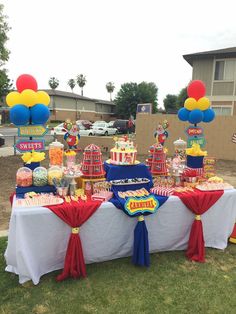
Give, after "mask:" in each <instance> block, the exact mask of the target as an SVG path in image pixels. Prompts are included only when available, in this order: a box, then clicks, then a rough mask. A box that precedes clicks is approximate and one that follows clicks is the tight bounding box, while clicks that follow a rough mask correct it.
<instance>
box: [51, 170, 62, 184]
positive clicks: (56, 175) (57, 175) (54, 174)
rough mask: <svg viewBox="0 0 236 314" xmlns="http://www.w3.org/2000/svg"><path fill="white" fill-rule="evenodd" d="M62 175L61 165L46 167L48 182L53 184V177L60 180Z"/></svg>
mask: <svg viewBox="0 0 236 314" xmlns="http://www.w3.org/2000/svg"><path fill="white" fill-rule="evenodd" d="M62 176H63V170H62V168H61V167H58V166H52V167H50V168H49V169H48V184H49V185H54V183H53V179H56V180H61V179H62Z"/></svg>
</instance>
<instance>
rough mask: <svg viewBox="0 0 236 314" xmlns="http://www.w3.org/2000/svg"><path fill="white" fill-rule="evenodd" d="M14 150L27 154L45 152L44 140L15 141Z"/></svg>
mask: <svg viewBox="0 0 236 314" xmlns="http://www.w3.org/2000/svg"><path fill="white" fill-rule="evenodd" d="M15 148H16V149H17V150H18V151H19V152H21V153H22V152H29V151H32V150H34V151H41V150H45V142H44V140H32V141H21V140H19V141H17V142H16V144H15Z"/></svg>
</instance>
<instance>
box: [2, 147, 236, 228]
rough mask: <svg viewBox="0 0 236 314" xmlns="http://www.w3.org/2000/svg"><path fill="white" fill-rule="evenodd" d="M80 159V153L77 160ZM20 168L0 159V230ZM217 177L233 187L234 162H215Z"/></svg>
mask: <svg viewBox="0 0 236 314" xmlns="http://www.w3.org/2000/svg"><path fill="white" fill-rule="evenodd" d="M81 158H82V155H81V153H80V155H79V159H81ZM108 158H109V157H108V154H104V155H103V160H106V159H108ZM145 158H146V156H139V157H138V160H140V161H141V162H144V161H145ZM41 164H42V166H45V167H46V168H48V164H49V161H48V159H47V158H46V159H45V160H44V161H43V162H42V163H41ZM20 167H22V160H21V158H20V156H9V157H0V178H1V189H0V230H6V229H8V225H9V220H10V215H11V205H10V201H9V197H10V195H11V193H13V192H14V190H15V177H16V171H17V170H18V169H19V168H20ZM217 175H218V176H220V177H222V178H224V180H225V181H227V182H229V183H230V184H232V185H233V186H236V161H228V160H219V161H218V162H217Z"/></svg>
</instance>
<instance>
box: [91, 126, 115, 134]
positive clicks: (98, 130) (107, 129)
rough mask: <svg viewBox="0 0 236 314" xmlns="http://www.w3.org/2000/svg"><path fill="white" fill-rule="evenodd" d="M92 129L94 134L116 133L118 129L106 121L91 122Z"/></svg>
mask: <svg viewBox="0 0 236 314" xmlns="http://www.w3.org/2000/svg"><path fill="white" fill-rule="evenodd" d="M92 129H93V131H94V133H95V135H106V136H107V135H115V134H118V130H117V129H116V128H113V127H112V126H109V124H108V123H96V124H93V126H92Z"/></svg>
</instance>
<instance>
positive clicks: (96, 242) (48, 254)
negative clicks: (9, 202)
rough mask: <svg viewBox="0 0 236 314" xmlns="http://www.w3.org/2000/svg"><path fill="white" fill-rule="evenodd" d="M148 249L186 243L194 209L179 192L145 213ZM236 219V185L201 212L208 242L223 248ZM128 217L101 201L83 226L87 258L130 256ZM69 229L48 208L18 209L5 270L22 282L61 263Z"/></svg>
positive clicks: (179, 246)
mask: <svg viewBox="0 0 236 314" xmlns="http://www.w3.org/2000/svg"><path fill="white" fill-rule="evenodd" d="M145 220H146V225H147V229H148V233H149V248H150V252H157V251H171V250H184V249H186V248H187V244H188V239H189V233H190V229H191V225H192V222H193V220H194V214H193V213H192V212H191V211H190V210H188V209H187V208H186V206H185V205H184V204H183V203H182V202H181V201H180V199H179V198H178V197H175V196H171V197H170V198H169V199H168V201H167V202H166V203H165V204H164V205H162V206H161V208H160V209H159V210H158V212H157V213H156V214H153V215H150V216H148V217H145ZM235 220H236V190H230V191H226V192H225V193H224V195H223V196H222V197H221V198H220V199H219V200H218V201H217V203H216V204H215V205H214V206H212V207H211V208H210V209H209V210H208V211H207V212H206V213H205V214H203V215H202V222H203V231H204V238H205V246H206V247H213V248H217V249H225V248H226V247H227V243H228V237H229V236H230V234H231V232H232V230H233V226H234V222H235ZM136 223H137V218H130V217H128V216H127V215H126V214H124V213H123V212H122V211H121V210H119V209H117V208H116V207H114V205H113V204H111V203H103V204H102V205H101V206H100V207H99V208H98V209H97V211H96V212H95V213H94V215H93V216H92V217H91V218H90V219H89V220H87V222H85V223H84V225H83V226H82V227H81V228H80V236H81V240H82V246H83V252H84V258H85V262H86V263H87V264H88V263H94V262H102V261H107V260H112V259H116V258H121V257H125V256H130V255H132V246H133V230H134V228H135V226H136ZM70 231H71V228H70V227H69V226H68V225H66V224H65V223H64V222H63V221H62V220H60V218H58V217H57V216H56V215H55V214H54V213H52V212H51V211H50V210H49V209H47V208H44V207H37V208H25V209H20V208H15V207H14V204H13V209H12V215H11V220H10V228H9V236H8V246H7V249H6V252H5V258H6V263H7V267H6V271H9V272H13V273H15V274H18V275H19V282H20V283H24V282H26V281H28V280H32V281H33V283H34V284H38V283H39V280H40V277H41V276H42V275H44V274H46V273H49V272H51V271H54V270H57V269H61V268H63V261H64V257H65V253H66V248H67V243H68V239H69V235H70Z"/></svg>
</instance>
